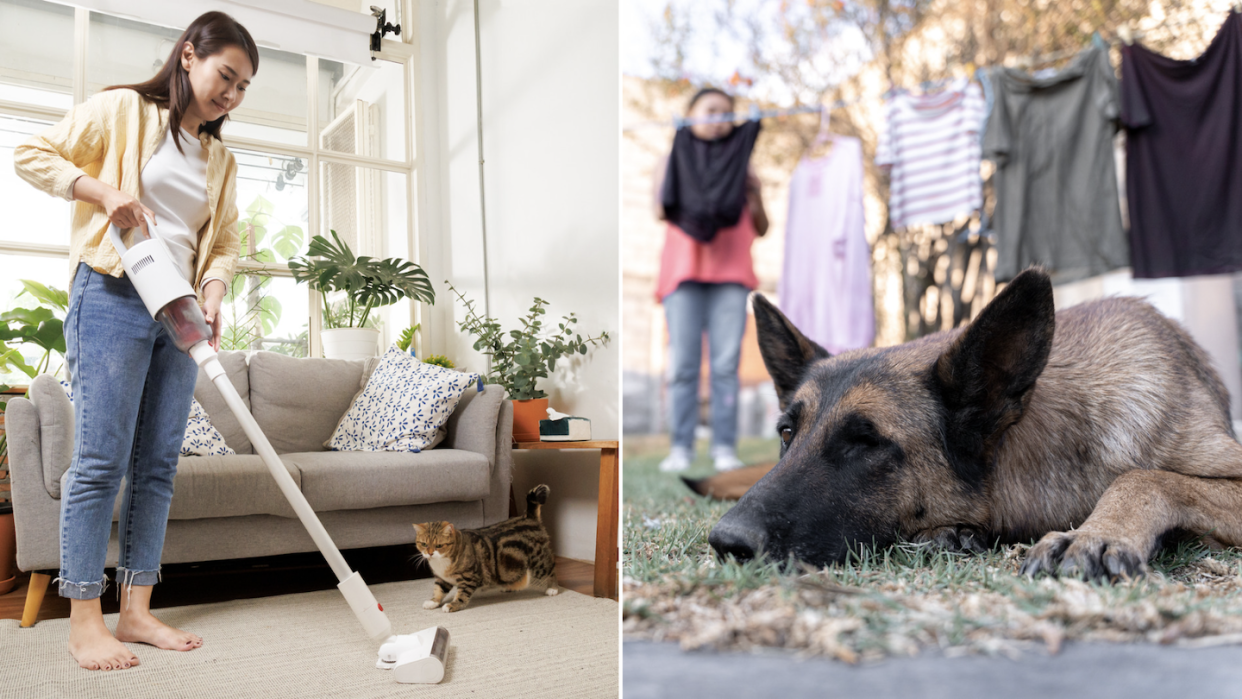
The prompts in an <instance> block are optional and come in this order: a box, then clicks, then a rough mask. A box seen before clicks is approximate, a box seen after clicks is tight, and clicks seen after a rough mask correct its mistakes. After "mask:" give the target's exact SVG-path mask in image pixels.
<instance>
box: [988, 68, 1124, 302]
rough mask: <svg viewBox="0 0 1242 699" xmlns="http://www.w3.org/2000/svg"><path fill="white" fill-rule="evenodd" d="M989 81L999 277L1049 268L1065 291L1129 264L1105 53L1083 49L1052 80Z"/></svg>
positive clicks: (1113, 92)
mask: <svg viewBox="0 0 1242 699" xmlns="http://www.w3.org/2000/svg"><path fill="white" fill-rule="evenodd" d="M987 75H988V78H989V79H990V81H991V83H992V86H993V89H994V91H995V97H994V102H993V105H992V113H991V114H990V115H989V117H988V124H987V131H986V132H985V134H984V137H983V155H984V157H985V158H988V159H990V160H993V161H994V162H995V163H996V176H995V185H996V210H995V212H994V214H993V218H992V220H993V226H994V229H995V231H996V251H997V253H998V258H997V262H996V280H997V281H998V282H1004V281H1008V280H1010V279H1012V278H1013V277H1014V276H1015V275H1017V274H1018V272H1021V271H1022V270H1023V269H1025V268H1026V267H1028V266H1030V265H1043V266H1044V267H1045V268H1046V269H1047V270H1048V272H1049V274H1050V275H1051V276H1052V280H1053V283H1057V284H1059V283H1063V282H1070V281H1075V280H1078V279H1084V278H1086V277H1093V276H1096V275H1098V274H1103V273H1105V272H1108V271H1111V270H1114V269H1117V268H1119V267H1125V266H1126V265H1128V264H1129V262H1130V255H1129V250H1128V246H1127V244H1126V238H1125V231H1124V229H1123V228H1122V225H1121V207H1120V204H1119V203H1118V198H1117V166H1116V163H1115V160H1114V158H1113V136H1114V135H1115V134H1116V132H1117V127H1118V122H1117V118H1118V115H1119V107H1118V102H1117V79H1116V77H1115V76H1114V75H1113V69H1112V66H1110V65H1109V62H1108V51H1107V50H1106V48H1104V47H1101V46H1093V47H1091V48H1089V49H1086V50H1084V51H1082V52H1081V53H1079V54H1078V55H1077V56H1075V57H1074V59H1073V60H1072V61H1071V62H1070V63H1069V64H1068V65H1067V66H1066V67H1065V68H1064V69H1062V70H1060V71H1057V72H1055V73H1053V74H1052V75H1048V76H1040V77H1036V76H1032V75H1030V74H1028V73H1025V72H1023V71H1021V70H1017V69H1014V68H1003V67H996V68H990V69H988V74H987Z"/></svg>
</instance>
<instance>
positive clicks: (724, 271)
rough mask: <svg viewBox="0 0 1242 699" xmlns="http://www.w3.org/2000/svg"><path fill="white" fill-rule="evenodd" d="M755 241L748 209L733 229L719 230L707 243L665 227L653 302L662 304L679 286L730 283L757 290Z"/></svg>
mask: <svg viewBox="0 0 1242 699" xmlns="http://www.w3.org/2000/svg"><path fill="white" fill-rule="evenodd" d="M755 237H756V235H755V224H754V221H753V220H752V219H751V216H750V207H749V206H746V207H743V209H742V217H741V218H740V219H739V220H738V222H737V225H736V226H730V227H728V228H721V229H720V230H719V231H717V232H716V237H715V238H712V241H711V242H710V243H700V242H699V241H697V240H695V239H694V238H691V237H690V236H688V235H686V233H685V232H684V231H682V230H681V229H680V228H678V227H677V226H675V225H674V224H672V223H670V224H668V229H667V230H666V232H665V234H664V254H663V255H662V256H661V258H660V277H659V279H658V280H657V281H656V300H657V301H663V300H664V297H665V296H668V295H669V294H671V293H673V291H675V290H676V289H677V285H679V284H681V283H682V282H704V283H709V284H727V283H733V284H741V285H742V286H744V287H746V288H747V289H751V290H754V289H755V288H757V287H758V286H759V279H758V278H757V277H755V267H754V264H753V262H752V261H751V258H750V246H751V244H752V243H754V242H755Z"/></svg>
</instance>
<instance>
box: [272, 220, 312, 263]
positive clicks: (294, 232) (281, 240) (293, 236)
mask: <svg viewBox="0 0 1242 699" xmlns="http://www.w3.org/2000/svg"><path fill="white" fill-rule="evenodd" d="M303 240H305V235H304V234H303V232H302V228H301V227H300V226H285V227H284V228H282V229H280V230H279V231H277V232H276V235H275V236H273V237H272V249H273V250H275V251H276V254H277V255H280V256H281V257H283V258H284V259H286V260H288V259H289V258H291V257H293V256H294V255H296V254H297V253H298V250H300V249H301V248H302V241H303Z"/></svg>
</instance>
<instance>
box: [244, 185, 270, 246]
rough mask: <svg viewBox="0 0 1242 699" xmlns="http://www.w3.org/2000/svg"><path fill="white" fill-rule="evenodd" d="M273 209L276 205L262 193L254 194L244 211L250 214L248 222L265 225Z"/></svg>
mask: <svg viewBox="0 0 1242 699" xmlns="http://www.w3.org/2000/svg"><path fill="white" fill-rule="evenodd" d="M275 210H276V206H275V205H274V204H272V202H270V201H268V200H267V199H265V198H263V196H262V195H259V196H256V197H255V198H254V201H252V202H250V206H247V207H246V213H248V214H250V217H249V218H250V222H251V223H253V224H255V225H256V226H266V225H267V221H268V219H269V218H271V216H272V212H273V211H275ZM256 242H257V239H256Z"/></svg>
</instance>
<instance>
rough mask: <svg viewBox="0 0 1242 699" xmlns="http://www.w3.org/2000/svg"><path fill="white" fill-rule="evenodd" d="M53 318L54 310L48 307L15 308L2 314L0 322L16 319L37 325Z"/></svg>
mask: <svg viewBox="0 0 1242 699" xmlns="http://www.w3.org/2000/svg"><path fill="white" fill-rule="evenodd" d="M51 319H52V311H51V310H50V309H47V308H42V307H39V308H14V309H13V310H11V311H7V312H5V313H3V314H0V323H7V322H9V321H13V320H16V321H18V322H20V323H24V324H26V325H35V326H37V325H38V324H39V323H43V322H46V321H49V320H51Z"/></svg>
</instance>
